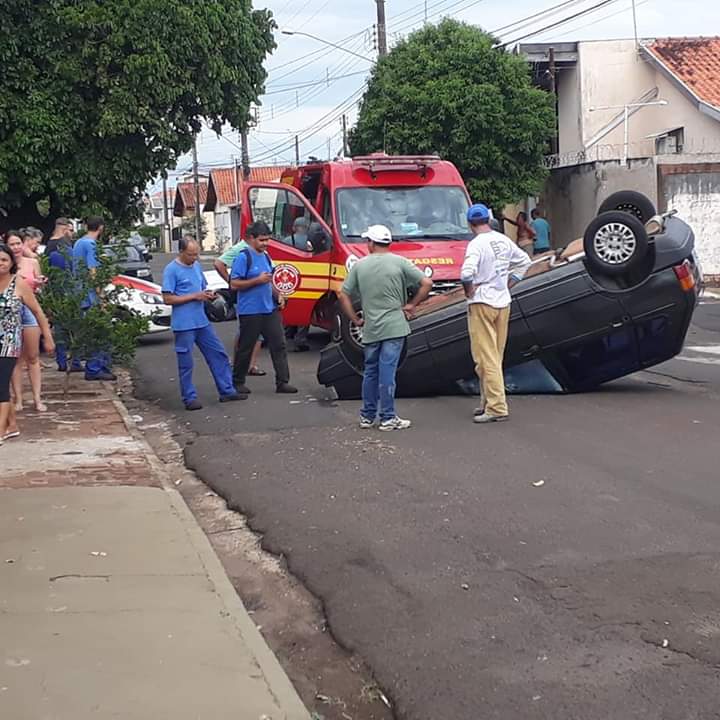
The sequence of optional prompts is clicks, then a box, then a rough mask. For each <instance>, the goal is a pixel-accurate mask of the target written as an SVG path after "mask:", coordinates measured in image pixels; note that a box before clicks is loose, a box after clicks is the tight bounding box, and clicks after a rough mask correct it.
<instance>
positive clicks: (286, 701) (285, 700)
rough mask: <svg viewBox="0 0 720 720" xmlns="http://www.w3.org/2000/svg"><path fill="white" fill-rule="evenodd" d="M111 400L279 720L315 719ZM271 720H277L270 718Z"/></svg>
mask: <svg viewBox="0 0 720 720" xmlns="http://www.w3.org/2000/svg"><path fill="white" fill-rule="evenodd" d="M102 386H103V388H104V389H105V391H106V392H107V390H108V386H107V385H106V383H102ZM110 400H111V401H112V403H113V405H114V406H115V409H116V410H117V411H118V413H119V414H120V417H121V418H122V420H123V423H124V424H125V427H126V428H127V431H128V432H129V433H130V435H131V436H132V437H133V438H134V439H135V440H137V441H138V442H139V443H140V444H142V446H143V447H144V448H145V452H146V454H147V459H148V462H149V463H150V466H151V468H152V470H153V472H154V473H157V475H158V478H159V479H160V483H161V485H162V489H163V490H164V492H165V493H167V495H168V497H169V499H170V503H171V505H172V507H173V510H174V511H175V512H176V513H177V516H178V517H179V519H180V520H181V522H182V524H183V526H184V529H185V532H186V533H187V535H188V537H189V539H190V542H191V543H192V545H193V547H194V548H195V551H196V552H197V554H198V556H199V558H200V562H201V563H202V565H203V567H204V568H205V572H206V573H207V576H208V578H209V579H210V582H211V583H212V584H213V587H214V589H215V592H216V593H217V594H218V596H219V597H220V600H221V601H222V603H223V605H224V606H225V609H226V610H227V612H228V613H229V614H230V615H231V616H232V618H233V620H234V622H235V627H236V628H237V630H238V633H239V634H240V636H241V638H242V640H243V642H244V643H245V645H246V646H247V648H248V650H249V651H250V652H251V653H252V654H253V656H254V657H255V660H256V661H257V664H258V666H259V667H260V670H261V671H262V673H263V675H264V677H265V680H266V681H267V686H268V689H269V690H270V693H271V694H272V695H273V697H274V698H275V700H276V701H277V704H278V706H279V707H280V708H281V709H282V712H283V716H282V718H278V720H311V719H310V713H309V712H308V710H307V708H306V707H305V706H304V705H303V702H302V700H301V699H300V696H299V695H298V693H297V691H296V690H295V688H294V687H293V685H292V683H291V682H290V679H289V678H288V676H287V675H286V673H285V671H284V670H283V668H282V666H281V665H280V662H279V661H278V659H277V658H276V657H275V655H274V653H273V652H272V650H270V648H269V647H268V645H267V643H266V642H265V639H264V638H263V636H262V635H261V634H260V631H259V630H258V629H257V627H256V626H255V623H253V621H252V620H251V618H250V616H249V615H248V613H247V610H246V609H245V606H244V605H243V602H242V600H241V599H240V597H239V595H238V594H237V592H236V591H235V588H234V587H233V586H232V584H231V582H230V580H229V578H228V576H227V573H226V572H225V568H223V566H222V563H221V562H220V559H219V558H218V556H217V555H216V554H215V551H214V550H213V548H212V545H210V541H209V540H208V538H207V537H206V535H205V533H204V532H203V530H202V528H201V527H200V526H199V525H198V523H197V520H196V519H195V516H194V515H193V514H192V512H191V510H190V508H189V507H188V505H187V503H186V502H185V499H184V498H183V496H182V495H181V494H180V493H179V492H178V491H177V490H176V489H175V488H174V487H173V485H172V483H171V481H170V478H169V476H168V473H167V471H166V469H165V467H164V465H163V463H162V461H161V460H160V458H159V457H158V456H157V454H156V453H155V451H154V450H153V448H152V446H151V445H150V443H149V442H148V441H147V440H146V438H145V436H144V435H143V434H142V433H141V432H140V430H139V429H138V428H137V426H136V425H135V423H134V422H133V420H132V418H131V417H130V414H129V413H128V411H127V408H126V407H125V405H124V404H123V403H122V401H121V400H119V399H118V398H117V397H115V396H114V393H113V395H110ZM268 720H275V719H274V718H272V719H270V718H268Z"/></svg>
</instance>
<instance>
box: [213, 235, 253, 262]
mask: <svg viewBox="0 0 720 720" xmlns="http://www.w3.org/2000/svg"><path fill="white" fill-rule="evenodd" d="M246 247H248V244H247V243H246V242H245V241H244V240H241V241H240V242H238V243H235V244H234V245H233V246H232V247H229V248H228V249H227V250H226V251H225V252H224V253H223V254H222V255H221V256H220V257H219V260H220V262H221V263H222V264H223V265H225V266H226V267H229V268H231V267H232V264H233V262H234V261H235V258H236V257H237V256H238V255H239V254H240V253H241V252H242V251H243V250H244V249H245V248H246Z"/></svg>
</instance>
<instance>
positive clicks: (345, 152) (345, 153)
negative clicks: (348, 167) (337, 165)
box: [342, 115, 349, 157]
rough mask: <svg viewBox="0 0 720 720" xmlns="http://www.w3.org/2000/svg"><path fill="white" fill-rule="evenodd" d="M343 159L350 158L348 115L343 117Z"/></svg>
mask: <svg viewBox="0 0 720 720" xmlns="http://www.w3.org/2000/svg"><path fill="white" fill-rule="evenodd" d="M342 123H343V157H347V156H348V154H349V153H348V133H347V115H343V118H342Z"/></svg>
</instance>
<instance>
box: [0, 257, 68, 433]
mask: <svg viewBox="0 0 720 720" xmlns="http://www.w3.org/2000/svg"><path fill="white" fill-rule="evenodd" d="M25 308H27V309H28V310H29V311H30V312H31V313H32V315H33V317H35V318H36V319H37V323H38V325H39V327H40V330H41V332H42V334H43V338H44V339H45V349H46V350H47V352H48V353H52V352H54V350H55V344H54V343H53V339H52V333H51V332H50V324H49V323H48V321H47V318H46V317H45V313H43V311H42V308H41V307H40V305H39V304H38V301H37V298H36V297H35V293H34V291H33V289H32V288H31V287H30V285H28V284H27V283H26V282H25V281H24V280H23V279H22V278H21V277H20V276H19V275H18V265H17V260H16V258H15V255H14V254H13V251H12V250H10V248H9V247H8V246H7V245H5V244H0V445H2V444H3V442H4V441H5V440H10V439H11V438H15V437H18V435H20V432H19V430H18V427H17V422H16V420H15V407H14V405H13V403H11V402H10V379H11V377H12V374H13V370H14V369H15V365H16V363H17V361H18V358H19V357H20V354H21V351H22V337H23V334H22V333H23V321H22V314H23V310H24V309H25Z"/></svg>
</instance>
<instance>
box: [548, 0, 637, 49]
mask: <svg viewBox="0 0 720 720" xmlns="http://www.w3.org/2000/svg"><path fill="white" fill-rule="evenodd" d="M649 2H650V0H640V2H638V3H636V4H635V7H640V6H641V5H645V4H646V3H649ZM629 11H632V4H631V5H628V6H627V7H625V8H622V9H621V10H616V11H615V12H613V13H610V14H609V15H603V16H602V17H601V18H598V19H597V20H593V21H592V22H590V23H585V24H584V25H580V26H579V27H574V28H571V29H570V30H568V31H567V32H564V33H562V34H561V35H554V36H553V37H552V38H550V41H552V40H557V39H559V38H564V37H567V36H568V35H573V34H574V33H576V32H579V31H580V30H584V29H585V28H588V27H591V26H593V25H597V24H598V23H601V22H603V21H604V20H608V19H610V18H612V17H615V16H616V15H622V14H623V13H626V12H629Z"/></svg>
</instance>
